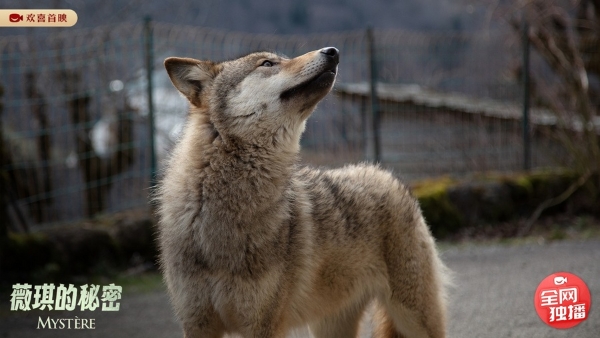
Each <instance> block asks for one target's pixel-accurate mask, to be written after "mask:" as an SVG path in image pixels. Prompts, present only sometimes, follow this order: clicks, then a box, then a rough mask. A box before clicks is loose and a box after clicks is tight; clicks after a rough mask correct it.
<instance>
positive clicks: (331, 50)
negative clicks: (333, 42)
mask: <svg viewBox="0 0 600 338" xmlns="http://www.w3.org/2000/svg"><path fill="white" fill-rule="evenodd" d="M320 52H321V54H325V55H326V56H327V57H328V58H331V59H332V60H333V62H335V64H336V65H337V64H339V63H340V51H339V50H338V49H337V48H335V47H325V48H323V49H321V51H320Z"/></svg>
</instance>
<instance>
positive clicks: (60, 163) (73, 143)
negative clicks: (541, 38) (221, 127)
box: [0, 21, 556, 228]
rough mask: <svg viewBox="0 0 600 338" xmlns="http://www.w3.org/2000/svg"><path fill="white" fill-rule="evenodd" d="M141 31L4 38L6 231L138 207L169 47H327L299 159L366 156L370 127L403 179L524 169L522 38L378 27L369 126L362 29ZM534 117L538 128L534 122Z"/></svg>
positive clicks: (163, 131)
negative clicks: (332, 70)
mask: <svg viewBox="0 0 600 338" xmlns="http://www.w3.org/2000/svg"><path fill="white" fill-rule="evenodd" d="M145 28H147V27H145V26H144V23H143V22H141V21H140V23H139V24H131V23H128V24H120V25H113V26H110V27H100V28H96V29H89V30H63V31H60V32H58V33H50V34H46V35H40V36H37V35H32V36H18V37H2V38H0V51H1V53H0V69H1V72H2V79H1V80H0V81H1V84H2V86H3V87H4V98H3V101H4V110H3V112H2V118H1V121H2V134H3V139H4V142H3V143H2V145H3V148H4V149H2V152H1V154H2V163H1V164H2V173H3V177H5V182H6V189H5V190H6V194H8V196H9V201H10V203H9V205H7V208H8V209H9V214H10V220H11V223H12V224H13V227H14V228H18V227H25V226H35V225H44V224H51V223H55V222H63V221H67V220H74V219H81V218H85V217H90V216H93V215H95V214H98V213H101V212H115V211H118V210H123V209H128V208H134V207H144V206H146V205H147V202H148V192H149V185H150V181H151V175H152V172H153V170H154V168H153V163H152V156H151V153H150V149H151V148H152V147H153V146H154V147H155V149H156V151H155V152H156V156H157V158H158V163H159V168H160V162H161V160H162V159H164V158H165V156H166V155H167V153H168V151H169V149H170V148H171V147H172V145H173V143H174V142H175V140H176V138H177V135H178V133H179V132H180V131H181V128H182V125H183V123H184V120H185V113H186V110H187V102H186V101H185V100H184V99H183V98H182V97H181V96H180V95H179V94H178V93H177V91H176V90H175V89H174V88H173V86H172V85H171V84H170V81H169V79H168V76H167V74H166V72H165V71H164V69H163V67H162V61H163V60H164V58H166V57H168V56H187V57H194V58H197V59H210V60H224V59H231V58H235V57H238V56H240V55H242V54H245V53H248V52H252V51H256V50H270V51H275V52H277V53H281V54H285V55H288V56H290V57H293V56H297V55H300V54H303V53H305V52H308V51H311V50H315V49H318V48H322V47H325V46H335V47H337V48H338V49H339V50H340V56H341V57H340V58H341V63H340V66H339V72H338V79H337V85H336V88H335V89H334V91H333V93H332V94H330V95H329V96H328V97H327V98H326V99H325V100H324V102H322V103H321V104H320V105H319V107H318V109H317V111H315V113H314V114H313V115H312V117H311V118H310V119H309V122H308V125H307V130H306V133H305V135H304V137H303V139H302V149H303V150H302V158H303V161H304V162H306V163H310V164H314V165H328V166H337V165H341V164H343V163H347V162H356V161H362V160H373V159H375V151H374V143H375V142H374V140H375V139H376V137H378V138H379V140H380V141H379V147H380V155H379V158H378V160H379V161H380V162H381V163H382V165H383V166H384V167H388V168H392V169H394V170H395V172H396V174H397V175H398V176H400V177H403V178H405V179H408V180H411V179H415V178H422V177H428V176H433V175H444V174H450V175H464V174H468V173H472V172H475V171H481V170H497V171H513V170H519V169H520V168H521V166H522V156H523V150H522V149H523V144H522V141H521V140H522V137H521V135H522V128H521V120H520V114H521V113H520V110H521V106H520V105H519V101H520V100H521V99H522V96H523V94H522V90H521V89H520V85H519V84H518V82H517V81H515V80H514V78H513V77H511V73H510V70H511V69H512V67H513V66H514V63H515V62H516V61H517V60H519V58H520V53H521V46H520V45H519V43H518V40H515V41H513V40H506V37H505V36H489V35H477V36H465V35H460V34H439V35H433V34H424V33H408V32H403V31H378V30H375V31H374V34H373V42H374V45H375V48H374V55H372V57H373V58H374V61H375V62H374V63H373V64H375V65H376V69H377V70H376V74H377V79H378V80H377V82H376V85H377V87H378V90H379V101H378V102H379V105H378V107H379V112H378V113H379V116H380V122H379V124H378V125H379V128H374V127H373V118H372V116H373V114H372V111H371V110H372V109H371V108H372V101H371V100H370V95H369V88H370V86H369V80H370V78H371V77H370V74H371V73H370V72H371V68H370V65H371V63H370V62H369V60H370V57H371V56H370V55H369V52H368V50H369V49H368V42H369V41H368V38H367V34H366V31H355V32H347V33H339V34H321V35H310V36H277V35H252V34H244V33H231V32H223V31H215V30H210V29H204V28H198V27H184V26H177V25H170V24H161V23H153V24H152V30H151V34H148V31H147V30H146V29H145ZM148 47H151V48H152V49H151V53H152V54H151V55H153V58H152V61H153V64H152V65H150V68H151V69H152V71H151V75H152V76H151V78H152V79H153V80H152V83H150V84H149V83H148V81H147V78H148V71H147V70H146V69H147V68H146V64H145V62H146V57H147V56H148V54H147V53H148ZM149 86H150V87H149ZM148 90H150V92H151V93H152V96H153V100H152V101H153V109H152V112H150V108H149V107H150V105H149V103H148V102H149V101H148V98H147V93H148V92H149V91H148ZM449 93H451V94H449ZM150 113H152V114H153V116H154V120H155V134H154V137H153V138H152V137H150V126H149V123H148V121H149V114H150ZM543 114H544V112H538V115H540V116H542V115H543ZM538 120H539V119H538ZM538 120H535V119H534V120H533V124H532V125H533V128H532V129H533V130H534V131H535V130H536V128H537V127H536V126H538V125H539V126H541V125H543V123H542V122H543V121H542V122H540V121H541V120H539V121H538ZM536 121H538V122H539V123H538V124H536ZM152 140H154V145H153V143H152V142H151V141H152ZM533 149H534V151H533V153H534V157H533V164H534V166H540V165H550V164H552V163H554V162H553V161H554V160H556V158H555V156H556V152H555V151H554V150H555V149H556V148H555V147H554V146H552V144H551V143H549V141H548V140H547V138H545V137H543V136H542V135H538V134H535V133H534V137H533Z"/></svg>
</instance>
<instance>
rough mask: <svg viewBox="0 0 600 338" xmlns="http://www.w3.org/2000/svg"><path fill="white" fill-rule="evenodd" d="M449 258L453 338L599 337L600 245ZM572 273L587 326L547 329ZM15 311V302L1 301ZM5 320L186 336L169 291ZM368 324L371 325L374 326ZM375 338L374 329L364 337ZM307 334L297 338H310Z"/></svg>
mask: <svg viewBox="0 0 600 338" xmlns="http://www.w3.org/2000/svg"><path fill="white" fill-rule="evenodd" d="M442 251H443V258H444V261H445V262H446V263H447V264H448V266H449V267H450V268H451V269H452V270H453V271H454V273H455V283H456V287H455V288H454V290H453V292H452V297H451V303H450V308H449V311H450V313H449V315H450V321H449V332H448V333H449V337H455V338H459V337H460V338H469V337H528V338H536V337H540V338H542V337H544V338H549V337H582V338H586V337H590V338H592V337H598V336H599V332H600V311H599V310H598V307H599V306H600V305H598V303H597V302H598V301H597V300H596V299H595V298H594V297H595V296H597V295H600V240H597V239H596V240H587V241H564V242H555V243H550V244H543V245H540V244H535V243H529V244H520V245H500V244H492V245H466V246H449V247H444V249H443V250H442ZM557 271H568V272H572V273H575V274H577V275H579V277H581V278H582V279H583V280H584V281H586V283H587V285H588V287H589V288H590V291H591V294H592V310H591V312H590V314H589V318H588V320H586V321H585V322H584V323H582V324H580V325H579V326H577V327H575V328H573V329H570V330H562V331H561V330H555V329H552V328H549V327H547V326H546V325H545V324H543V323H542V322H541V321H540V319H539V318H538V317H537V315H536V313H535V311H534V308H533V293H534V291H535V288H536V287H537V284H538V283H539V282H540V281H541V280H542V279H543V278H544V277H546V276H547V275H549V274H550V273H553V272H557ZM2 304H4V305H2V306H3V307H5V308H8V307H9V304H10V303H9V301H8V299H5V300H3V301H2ZM2 313H3V315H2V316H1V317H0V338H20V337H42V338H44V337H67V338H68V337H86V338H87V337H90V338H91V337H111V338H112V337H115V338H116V337H126V338H137V337H140V338H141V337H144V338H151V337H182V334H181V331H180V328H179V325H178V323H177V321H176V320H175V319H174V318H173V315H172V313H171V309H170V307H169V303H168V299H167V296H166V295H165V293H164V290H162V289H161V290H156V291H153V292H149V293H142V294H135V295H129V296H128V295H127V293H126V291H125V292H124V298H123V300H122V302H121V309H120V311H119V312H114V313H107V312H101V311H98V310H96V311H95V312H89V311H88V312H87V313H79V312H62V313H61V312H56V311H32V312H29V313H26V314H25V315H24V313H19V314H18V315H15V314H14V313H10V312H9V313H7V312H6V311H4V310H3V311H2ZM39 316H41V317H42V319H45V318H46V317H48V316H50V317H51V318H55V319H56V318H74V317H75V316H78V317H79V318H95V319H96V329H95V330H48V329H42V330H36V326H37V322H38V317H39ZM367 322H368V320H367ZM363 331H365V332H363V335H362V336H363V337H368V336H369V335H368V333H366V331H368V323H367V325H366V329H365V330H363ZM307 335H308V334H307V332H306V330H300V332H297V333H295V334H293V335H292V336H293V337H306V336H307Z"/></svg>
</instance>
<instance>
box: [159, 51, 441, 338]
mask: <svg viewBox="0 0 600 338" xmlns="http://www.w3.org/2000/svg"><path fill="white" fill-rule="evenodd" d="M338 63H339V52H338V50H337V49H335V48H333V47H328V48H323V49H320V50H316V51H313V52H309V53H307V54H304V55H302V56H299V57H296V58H292V59H288V58H285V57H283V56H280V55H277V54H274V53H269V52H259V53H252V54H249V55H247V56H244V57H241V58H239V59H236V60H231V61H225V62H219V63H216V62H211V61H199V60H195V59H191V58H168V59H166V60H165V67H166V70H167V72H168V74H169V77H170V78H171V81H172V82H173V85H174V86H175V87H176V88H177V89H178V90H179V91H180V92H181V93H182V94H183V95H184V96H185V97H186V98H187V99H188V100H189V102H190V107H191V108H190V111H189V115H188V121H187V124H186V126H185V128H184V132H183V136H182V137H181V139H180V140H179V142H178V144H177V145H176V147H175V149H174V150H173V152H172V154H171V157H170V159H169V161H168V163H167V165H166V170H165V172H164V176H163V178H162V180H161V183H160V184H159V189H158V193H157V200H158V203H159V208H158V216H159V225H158V227H159V229H158V232H159V244H160V252H161V253H160V266H161V269H162V271H163V274H164V278H165V281H166V284H167V287H168V290H169V293H170V298H171V302H172V304H173V307H174V310H175V312H176V315H177V316H178V318H179V319H180V320H181V322H182V324H183V331H184V335H185V337H187V338H195V337H222V336H223V335H224V334H228V333H235V334H239V335H241V336H243V337H254V338H265V337H266V338H270V337H284V336H285V335H286V333H287V332H288V331H289V330H290V329H292V328H295V327H298V326H301V325H306V324H308V325H309V326H310V330H311V332H312V333H313V334H314V335H315V336H316V337H327V338H331V337H354V336H356V334H357V329H358V323H359V320H360V317H361V315H362V313H363V311H364V309H365V308H366V306H367V305H368V304H370V303H371V302H377V305H376V306H377V308H378V309H379V310H378V314H377V328H376V333H375V334H376V336H377V337H436V338H437V337H444V335H445V317H446V313H445V300H444V298H445V295H444V278H445V277H444V276H445V273H444V266H443V264H442V262H441V261H440V259H439V258H438V254H437V251H436V247H435V243H434V240H433V238H432V236H431V234H430V231H429V228H428V227H427V225H426V223H425V221H424V219H423V216H422V215H421V211H420V208H419V205H418V202H417V201H416V200H415V198H413V197H412V195H411V193H410V191H409V190H408V189H407V188H406V187H405V186H404V185H403V184H402V183H400V182H399V181H398V180H397V179H395V178H394V177H393V176H392V175H391V174H390V173H388V172H386V171H383V170H381V169H378V168H377V167H375V166H370V165H365V164H362V165H356V166H347V167H344V168H341V169H336V170H317V169H311V168H305V167H300V166H299V165H298V153H299V148H300V146H299V141H300V136H301V134H302V132H303V130H304V126H305V122H306V119H307V118H308V117H309V115H310V114H311V113H312V112H313V110H314V109H315V107H316V105H317V103H318V102H319V101H320V100H321V99H323V98H324V97H325V95H326V94H327V93H328V92H329V91H330V90H331V88H332V86H333V83H334V81H335V78H336V74H337V66H338Z"/></svg>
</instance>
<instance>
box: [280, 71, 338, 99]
mask: <svg viewBox="0 0 600 338" xmlns="http://www.w3.org/2000/svg"><path fill="white" fill-rule="evenodd" d="M336 73H337V65H333V67H329V68H327V69H325V70H324V71H323V72H321V73H319V74H317V75H315V76H314V77H312V78H310V79H308V80H306V81H304V82H302V83H300V84H299V85H296V86H294V87H292V88H289V89H286V90H285V91H283V92H282V93H281V94H280V95H279V98H280V99H281V100H288V99H290V98H292V97H294V96H297V95H302V94H309V93H311V92H313V91H315V90H316V91H319V90H321V89H323V88H329V87H330V86H331V85H332V84H333V81H334V80H335V75H336Z"/></svg>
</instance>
